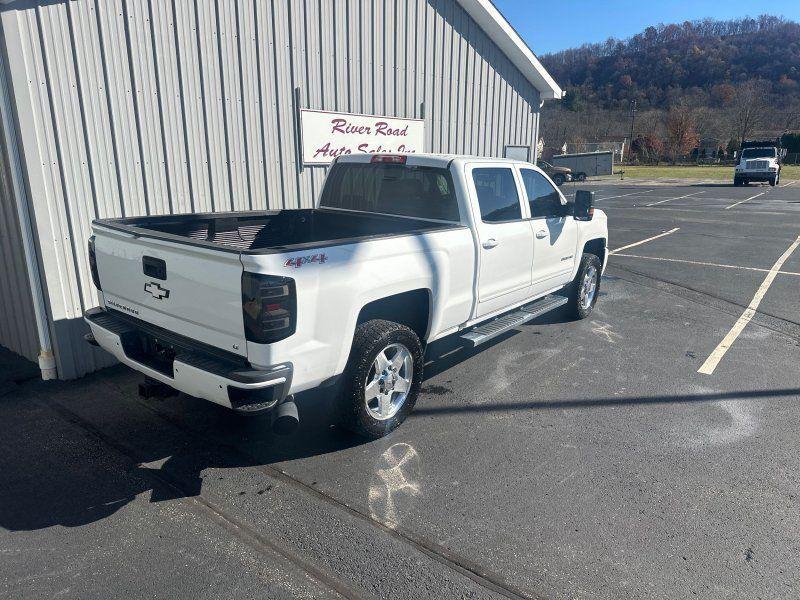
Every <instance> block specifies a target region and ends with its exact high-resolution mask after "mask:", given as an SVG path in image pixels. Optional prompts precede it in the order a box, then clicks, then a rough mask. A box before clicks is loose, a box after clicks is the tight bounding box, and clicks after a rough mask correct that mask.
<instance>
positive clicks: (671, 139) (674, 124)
mask: <svg viewBox="0 0 800 600" xmlns="http://www.w3.org/2000/svg"><path fill="white" fill-rule="evenodd" d="M664 125H665V126H666V128H667V139H666V147H667V151H668V152H669V155H670V157H671V158H672V164H675V163H676V162H677V161H678V158H680V157H681V156H683V155H685V154H688V153H689V152H691V151H692V150H694V149H695V148H696V147H697V144H698V143H700V138H699V136H698V135H697V124H696V119H695V115H694V111H693V110H692V109H691V108H690V107H689V106H687V105H686V104H683V103H679V104H675V105H674V106H672V107H671V108H670V109H669V112H668V113H667V118H666V120H665V122H664Z"/></svg>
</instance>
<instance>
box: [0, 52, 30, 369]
mask: <svg viewBox="0 0 800 600" xmlns="http://www.w3.org/2000/svg"><path fill="white" fill-rule="evenodd" d="M0 68H3V67H2V65H0ZM0 140H5V136H4V135H3V131H2V125H0ZM10 178H11V173H10V171H9V161H8V152H7V148H5V143H4V142H3V141H0V346H4V347H6V348H8V349H9V350H12V351H13V352H16V353H17V354H20V355H22V356H24V357H25V358H27V359H29V360H32V361H34V362H35V361H36V359H37V356H38V354H39V336H38V335H37V333H36V316H35V315H34V312H33V298H32V297H31V290H30V287H29V284H28V271H27V266H26V264H25V253H24V251H23V249H22V243H23V242H22V235H21V234H20V228H19V220H18V218H17V208H16V204H15V198H14V188H13V187H12V185H11V180H10Z"/></svg>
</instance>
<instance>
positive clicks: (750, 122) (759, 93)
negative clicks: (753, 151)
mask: <svg viewBox="0 0 800 600" xmlns="http://www.w3.org/2000/svg"><path fill="white" fill-rule="evenodd" d="M767 98H768V92H767V87H766V85H765V84H764V82H763V81H759V80H751V81H746V82H745V83H743V84H741V85H739V86H738V87H737V88H736V93H735V94H734V97H733V100H732V101H731V103H730V109H729V113H728V114H729V118H730V121H731V129H732V131H733V133H734V135H735V136H736V138H737V139H738V141H739V145H740V146H741V145H742V142H744V141H745V140H746V139H747V138H749V137H750V136H751V135H752V134H753V132H755V131H756V129H758V128H759V127H760V126H761V125H762V123H764V117H765V114H766V112H767V109H768V108H769V105H768V100H767Z"/></svg>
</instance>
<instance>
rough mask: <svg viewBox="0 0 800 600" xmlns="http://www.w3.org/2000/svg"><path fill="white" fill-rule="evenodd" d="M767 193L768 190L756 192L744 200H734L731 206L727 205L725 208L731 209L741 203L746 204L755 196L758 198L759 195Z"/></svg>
mask: <svg viewBox="0 0 800 600" xmlns="http://www.w3.org/2000/svg"><path fill="white" fill-rule="evenodd" d="M766 193H767V192H761V193H760V194H756V195H755V196H750V197H749V198H745V199H744V200H739V202H734V203H733V204H731V205H730V206H726V207H725V210H729V209H731V208H733V207H734V206H739V205H740V204H744V203H745V202H747V201H748V200H752V199H753V198H758V197H759V196H763V195H764V194H766Z"/></svg>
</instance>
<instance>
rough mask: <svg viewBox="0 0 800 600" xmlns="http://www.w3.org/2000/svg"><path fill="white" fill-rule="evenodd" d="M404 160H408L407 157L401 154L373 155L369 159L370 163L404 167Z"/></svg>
mask: <svg viewBox="0 0 800 600" xmlns="http://www.w3.org/2000/svg"><path fill="white" fill-rule="evenodd" d="M406 160H408V157H407V156H404V155H402V154H375V155H374V156H373V157H372V158H371V159H370V162H373V163H384V164H387V163H388V164H390V165H404V164H406Z"/></svg>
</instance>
